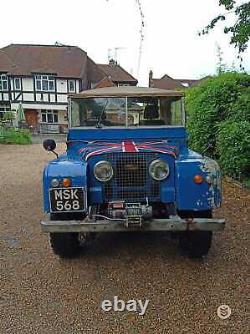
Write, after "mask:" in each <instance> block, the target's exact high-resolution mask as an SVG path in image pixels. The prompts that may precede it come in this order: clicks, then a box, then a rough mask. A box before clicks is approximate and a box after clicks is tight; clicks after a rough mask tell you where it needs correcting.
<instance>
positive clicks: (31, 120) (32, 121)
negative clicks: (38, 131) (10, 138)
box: [24, 109, 38, 128]
mask: <svg viewBox="0 0 250 334" xmlns="http://www.w3.org/2000/svg"><path fill="white" fill-rule="evenodd" d="M24 114H25V118H26V122H27V124H28V125H29V126H32V127H34V128H36V127H37V121H38V116H37V111H36V110H32V109H28V110H27V109H26V110H25V111H24Z"/></svg>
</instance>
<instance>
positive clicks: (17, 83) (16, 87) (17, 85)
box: [15, 79, 21, 90]
mask: <svg viewBox="0 0 250 334" xmlns="http://www.w3.org/2000/svg"><path fill="white" fill-rule="evenodd" d="M15 89H17V90H19V89H21V82H20V79H15Z"/></svg>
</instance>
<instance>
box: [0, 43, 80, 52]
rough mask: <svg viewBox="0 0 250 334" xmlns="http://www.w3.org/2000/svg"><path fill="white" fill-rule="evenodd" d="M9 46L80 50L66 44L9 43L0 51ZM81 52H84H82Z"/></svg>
mask: <svg viewBox="0 0 250 334" xmlns="http://www.w3.org/2000/svg"><path fill="white" fill-rule="evenodd" d="M10 46H25V47H27V46H30V47H33V46H34V47H37V46H38V47H55V48H68V47H70V48H77V49H81V48H79V47H78V46H76V45H66V44H61V45H60V44H57V45H56V44H32V43H11V44H9V45H6V46H4V47H3V48H2V49H5V48H8V47H10ZM81 50H82V49H81ZM82 51H84V50H82ZM84 52H86V51H84Z"/></svg>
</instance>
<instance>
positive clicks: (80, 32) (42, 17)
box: [0, 0, 250, 85]
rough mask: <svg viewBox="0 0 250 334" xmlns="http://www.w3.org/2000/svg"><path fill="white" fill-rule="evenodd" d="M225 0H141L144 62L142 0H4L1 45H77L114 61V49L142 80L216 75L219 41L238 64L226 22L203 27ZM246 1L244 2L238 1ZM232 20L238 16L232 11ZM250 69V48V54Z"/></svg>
mask: <svg viewBox="0 0 250 334" xmlns="http://www.w3.org/2000/svg"><path fill="white" fill-rule="evenodd" d="M218 2H219V0H154V1H153V0H141V3H142V11H143V14H144V16H145V17H144V21H145V28H144V32H143V33H144V36H145V37H144V41H143V45H142V55H141V64H140V68H139V73H138V59H139V45H140V32H139V31H140V24H141V18H140V12H139V10H138V6H137V4H136V0H71V1H69V0H42V1H38V0H33V1H32V0H9V1H1V7H0V8H1V13H2V15H1V34H0V47H3V46H5V45H8V44H10V43H34V44H54V43H55V42H56V41H58V42H60V43H62V44H70V45H77V46H79V47H81V48H82V49H83V50H85V51H86V52H87V53H88V55H89V56H90V57H91V58H92V59H93V60H94V61H95V62H97V63H107V62H108V54H109V52H108V50H109V49H111V51H110V55H111V56H112V55H113V56H115V52H114V48H120V49H118V50H117V60H118V62H119V63H120V64H121V65H122V66H123V67H124V68H125V69H126V70H128V71H130V72H131V73H132V74H133V75H134V76H135V77H137V78H138V79H139V83H140V84H141V85H147V83H148V72H149V70H150V69H152V70H153V73H154V77H156V78H157V77H161V76H163V75H164V74H168V75H170V76H172V77H174V78H189V79H193V78H200V77H202V76H205V75H208V74H214V73H215V70H216V63H217V56H216V54H217V51H216V49H217V46H216V45H220V47H221V49H222V51H223V57H224V61H225V62H226V63H227V64H228V65H229V66H231V65H232V63H233V62H235V65H236V66H237V65H238V64H237V60H236V52H235V50H234V48H233V46H229V39H228V37H227V36H226V35H225V34H223V33H222V26H218V28H216V30H215V31H213V32H212V33H210V34H209V35H207V36H203V37H199V36H198V31H199V30H200V29H201V28H202V27H204V26H205V25H206V24H207V23H208V22H209V21H210V20H211V19H212V18H213V17H215V16H216V15H217V14H218V13H220V12H221V11H222V8H220V7H219V6H218ZM240 2H244V1H240V0H239V1H238V3H240ZM229 19H231V20H232V19H233V17H232V15H231V17H229ZM244 66H245V68H246V70H247V71H250V50H248V51H247V52H246V53H245V55H244Z"/></svg>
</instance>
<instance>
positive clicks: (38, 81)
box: [36, 80, 42, 90]
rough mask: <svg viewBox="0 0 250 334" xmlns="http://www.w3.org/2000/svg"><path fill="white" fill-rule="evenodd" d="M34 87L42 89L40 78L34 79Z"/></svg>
mask: <svg viewBox="0 0 250 334" xmlns="http://www.w3.org/2000/svg"><path fill="white" fill-rule="evenodd" d="M36 89H37V90H41V89H42V87H41V81H40V80H37V81H36Z"/></svg>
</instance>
